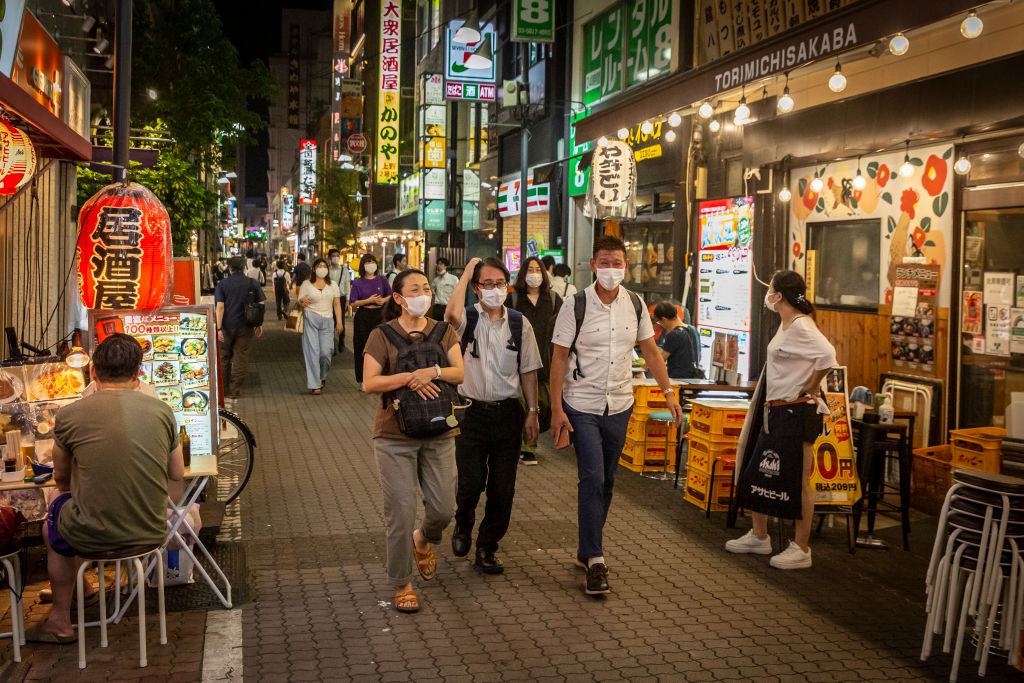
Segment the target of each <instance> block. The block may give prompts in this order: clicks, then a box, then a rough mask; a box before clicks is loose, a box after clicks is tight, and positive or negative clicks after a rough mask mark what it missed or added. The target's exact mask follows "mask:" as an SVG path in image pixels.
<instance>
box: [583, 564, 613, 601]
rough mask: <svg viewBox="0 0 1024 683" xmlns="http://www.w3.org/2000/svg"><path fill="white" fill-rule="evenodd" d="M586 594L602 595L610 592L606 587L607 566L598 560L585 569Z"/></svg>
mask: <svg viewBox="0 0 1024 683" xmlns="http://www.w3.org/2000/svg"><path fill="white" fill-rule="evenodd" d="M586 592H587V595H604V594H605V593H610V592H611V588H609V587H608V567H606V566H605V565H604V564H602V563H600V562H598V563H596V564H593V565H591V566H590V569H588V570H587V588H586Z"/></svg>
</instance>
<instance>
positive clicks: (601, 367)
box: [551, 236, 683, 595]
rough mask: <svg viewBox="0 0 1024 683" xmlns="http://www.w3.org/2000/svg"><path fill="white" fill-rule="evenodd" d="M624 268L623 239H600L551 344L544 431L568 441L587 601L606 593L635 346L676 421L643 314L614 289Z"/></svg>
mask: <svg viewBox="0 0 1024 683" xmlns="http://www.w3.org/2000/svg"><path fill="white" fill-rule="evenodd" d="M627 267H628V263H627V260H626V247H625V245H624V244H623V243H622V240H620V239H618V238H616V237H610V236H604V237H599V238H598V239H597V241H596V242H595V244H594V258H592V259H590V270H591V272H593V273H594V274H595V275H596V276H597V282H595V283H594V284H592V285H590V286H589V287H587V288H586V289H585V290H583V291H582V292H580V293H578V294H577V295H576V296H574V297H572V298H571V299H569V300H567V301H566V302H565V304H564V305H563V306H562V309H561V311H559V314H558V319H557V320H556V321H555V331H554V334H553V337H552V341H553V342H554V352H553V354H552V358H551V432H552V434H554V436H555V443H556V444H557V443H558V442H559V440H560V437H561V434H562V432H563V430H566V429H568V430H569V431H571V432H573V435H574V441H575V450H576V465H577V468H578V470H579V486H578V495H579V499H578V509H577V514H578V517H579V549H578V551H577V553H576V564H577V565H579V566H580V567H582V568H584V569H586V570H587V584H586V592H587V594H588V595H599V594H602V593H607V592H609V588H608V567H607V566H606V565H605V562H604V550H603V548H602V532H603V530H604V523H605V519H606V518H607V517H608V508H609V506H610V505H611V502H612V487H613V485H614V483H615V471H616V468H617V467H618V464H619V456H620V455H621V454H622V447H623V446H624V445H625V443H626V428H627V427H628V425H629V417H630V415H631V414H632V412H633V383H632V378H633V370H632V365H633V363H632V360H633V356H632V352H633V347H634V346H635V345H636V344H639V345H640V351H641V353H643V356H644V359H645V360H646V361H647V368H648V369H649V370H650V372H651V374H652V375H653V376H654V379H655V380H657V382H658V386H660V387H661V390H662V392H663V393H664V394H665V398H666V401H667V403H668V409H669V410H671V411H672V414H673V416H675V419H676V425H679V424H680V423H681V422H682V420H683V410H682V408H680V407H679V404H678V403H677V402H676V400H675V396H674V394H673V392H672V389H671V387H670V384H669V379H668V372H667V371H666V370H665V361H664V360H662V357H661V353H660V351H659V350H658V346H657V345H656V344H655V343H654V328H653V326H652V325H651V317H650V315H649V314H648V312H647V307H646V306H644V304H643V301H642V300H641V299H640V297H639V296H637V295H636V294H634V293H633V292H630V291H629V290H627V289H626V288H625V287H622V286H621V285H620V283H621V282H622V280H623V278H624V277H625V274H626V268H627ZM576 297H585V302H586V306H585V308H584V311H583V321H582V324H581V325H580V328H579V334H578V335H577V334H576V325H577V315H576V310H575V309H576V302H577V299H576ZM574 339H575V344H574ZM570 351H571V352H572V353H571V354H570Z"/></svg>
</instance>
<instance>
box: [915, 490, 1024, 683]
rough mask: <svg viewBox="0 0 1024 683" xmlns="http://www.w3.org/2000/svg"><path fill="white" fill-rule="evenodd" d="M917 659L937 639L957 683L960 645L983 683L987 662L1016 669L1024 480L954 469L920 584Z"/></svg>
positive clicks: (1023, 571)
mask: <svg viewBox="0 0 1024 683" xmlns="http://www.w3.org/2000/svg"><path fill="white" fill-rule="evenodd" d="M925 592H926V596H927V599H926V611H927V617H928V618H927V623H926V626H925V633H924V643H923V645H922V647H921V660H922V661H923V660H925V659H927V658H928V656H929V655H930V654H931V651H932V644H933V640H934V638H935V636H936V635H941V636H943V641H942V651H943V652H946V653H949V652H953V667H952V671H951V672H950V676H949V680H950V681H956V680H957V674H958V671H959V668H960V660H961V656H962V654H963V648H964V641H965V638H966V639H967V640H969V642H970V645H969V647H971V646H973V647H974V659H975V661H977V662H979V666H978V675H980V676H984V675H985V671H986V668H987V667H988V659H989V655H990V654H991V653H993V652H995V653H996V654H997V656H1006V657H1008V659H1009V663H1010V665H1011V666H1013V665H1016V664H1017V659H1018V655H1019V642H1018V638H1019V634H1020V630H1021V626H1022V623H1024V620H1022V616H1024V480H1022V479H1016V478H1013V477H1006V476H1002V475H999V474H989V473H987V472H976V471H968V470H956V471H955V472H954V474H953V486H952V487H950V489H949V492H948V493H947V494H946V499H945V502H944V503H943V506H942V512H941V513H940V516H939V528H938V531H937V532H936V534H935V543H934V545H933V546H932V557H931V563H930V564H929V566H928V574H927V578H926V580H925Z"/></svg>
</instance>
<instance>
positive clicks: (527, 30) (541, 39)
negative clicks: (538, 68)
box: [512, 0, 668, 43]
mask: <svg viewBox="0 0 1024 683" xmlns="http://www.w3.org/2000/svg"><path fill="white" fill-rule="evenodd" d="M665 4H666V5H667V4H668V2H667V1H666V2H665ZM512 40H513V41H514V42H517V43H553V42H555V0H515V2H514V3H513V5H512Z"/></svg>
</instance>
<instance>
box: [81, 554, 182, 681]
mask: <svg viewBox="0 0 1024 683" xmlns="http://www.w3.org/2000/svg"><path fill="white" fill-rule="evenodd" d="M150 555H153V556H154V557H155V558H156V575H157V602H158V605H159V612H160V644H161V645H166V644H167V618H166V614H165V612H164V559H163V554H162V553H161V547H160V546H158V545H142V546H133V547H129V548H117V549H114V550H108V551H104V552H99V553H82V554H81V558H82V566H81V567H79V569H78V668H79V669H84V668H85V581H84V580H83V577H84V576H85V570H86V568H87V567H88V566H89V565H90V564H91V563H93V562H96V563H97V572H96V573H97V574H98V575H99V579H100V647H107V595H106V575H105V574H104V572H103V566H104V565H105V564H106V563H107V562H113V563H114V566H115V568H116V571H117V573H118V576H120V571H121V563H122V562H128V563H129V568H130V567H132V566H134V567H135V572H134V574H135V582H136V590H137V591H138V596H139V666H140V667H143V668H144V667H145V666H146V664H147V662H146V587H145V586H144V585H143V583H144V582H145V580H146V572H145V571H144V570H143V568H142V560H143V558H147V557H149V556H150ZM131 573H132V572H129V577H130V576H131ZM128 580H129V582H131V578H129V579H128ZM114 592H115V595H116V596H117V599H118V604H120V597H121V587H120V586H115V587H114ZM115 611H116V609H115Z"/></svg>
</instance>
